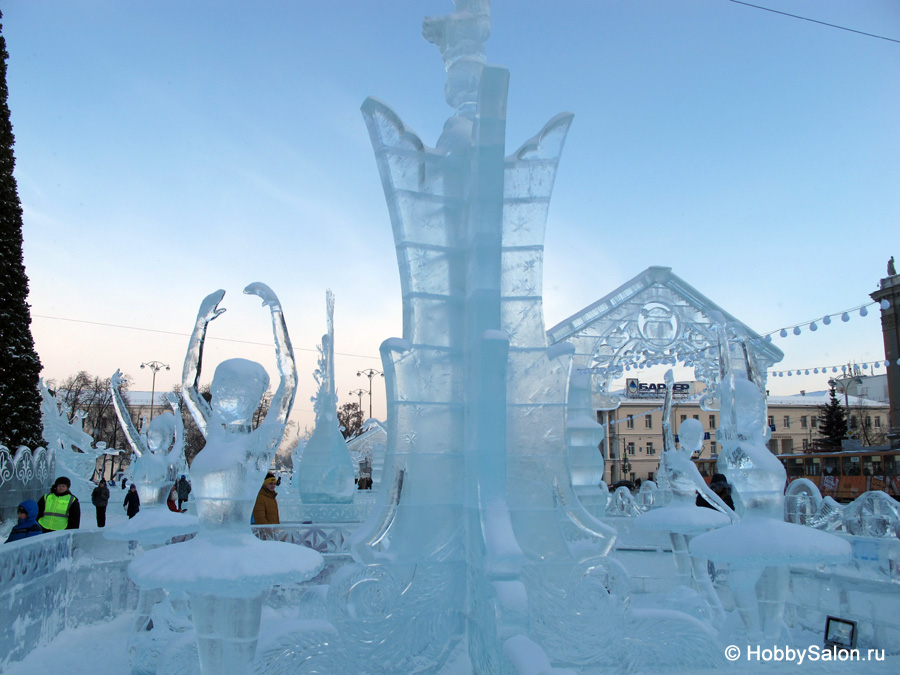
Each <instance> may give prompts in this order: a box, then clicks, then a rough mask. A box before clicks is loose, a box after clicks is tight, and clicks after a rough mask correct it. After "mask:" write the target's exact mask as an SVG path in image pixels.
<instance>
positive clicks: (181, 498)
mask: <svg viewBox="0 0 900 675" xmlns="http://www.w3.org/2000/svg"><path fill="white" fill-rule="evenodd" d="M175 488H176V489H177V490H178V510H179V511H180V510H181V505H182V504H184V503H185V502H186V501H187V500H188V495H189V494H191V484H190V482H189V481H188V479H187V476H185V475H184V474H181V478H179V479H178V482H177V483H176V484H175Z"/></svg>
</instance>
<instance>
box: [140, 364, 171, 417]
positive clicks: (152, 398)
mask: <svg viewBox="0 0 900 675" xmlns="http://www.w3.org/2000/svg"><path fill="white" fill-rule="evenodd" d="M141 368H149V369H150V370H152V371H153V384H152V385H151V386H150V421H151V422H152V421H153V408H154V405H155V404H156V373H158V372H159V371H160V370H162V369H163V368H165V369H166V370H169V366H168V365H166V364H165V363H163V362H162V361H149V362H147V363H142V364H141Z"/></svg>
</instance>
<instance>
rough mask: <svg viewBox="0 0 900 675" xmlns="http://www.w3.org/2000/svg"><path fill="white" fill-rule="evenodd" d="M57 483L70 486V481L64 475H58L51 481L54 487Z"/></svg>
mask: <svg viewBox="0 0 900 675" xmlns="http://www.w3.org/2000/svg"><path fill="white" fill-rule="evenodd" d="M57 485H65V486H66V487H72V481H70V480H69V479H68V478H66V477H65V476H60V477H59V478H57V479H56V480H55V481H53V487H56V486H57Z"/></svg>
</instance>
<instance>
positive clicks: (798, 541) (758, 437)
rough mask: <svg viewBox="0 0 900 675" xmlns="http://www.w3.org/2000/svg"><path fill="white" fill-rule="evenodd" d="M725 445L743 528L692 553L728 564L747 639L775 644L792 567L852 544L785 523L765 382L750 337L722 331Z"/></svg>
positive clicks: (698, 543) (705, 539) (716, 536)
mask: <svg viewBox="0 0 900 675" xmlns="http://www.w3.org/2000/svg"><path fill="white" fill-rule="evenodd" d="M718 330H719V362H720V379H719V397H720V401H721V405H722V407H721V425H720V427H719V429H718V431H717V439H718V441H719V443H720V445H721V450H720V453H719V460H718V469H719V472H720V473H723V474H725V475H726V476H727V477H728V482H729V483H731V484H732V486H733V488H734V492H733V493H732V495H733V497H734V502H735V510H736V511H737V512H738V513H739V515H740V516H741V520H740V522H739V523H737V524H734V525H729V526H728V527H724V528H721V529H719V530H715V531H713V532H707V533H706V534H702V535H700V536H698V537H696V538H695V539H694V540H693V541H692V542H691V543H690V552H691V555H694V556H698V557H703V558H709V559H710V560H712V561H713V562H714V563H716V564H719V563H728V564H729V566H730V569H729V573H728V584H729V586H730V587H731V591H732V594H733V595H734V601H735V606H736V607H737V609H738V612H739V613H740V616H741V619H742V621H743V623H744V627H745V628H746V630H747V634H748V636H749V637H750V638H751V639H753V640H761V639H763V638H765V639H766V640H769V641H772V640H775V639H777V638H778V636H779V635H780V633H781V630H782V617H783V614H784V605H785V600H786V599H787V593H788V576H789V566H790V565H791V564H793V563H798V562H813V561H815V562H817V563H820V564H827V563H839V562H843V561H844V560H847V559H849V557H850V544H849V543H848V542H846V541H843V540H842V539H839V538H838V537H835V536H833V535H830V534H827V533H825V532H820V531H818V530H811V529H809V528H803V527H801V526H799V525H794V524H791V523H785V522H784V520H783V517H784V486H785V481H786V475H785V470H784V467H783V466H782V464H781V462H780V461H779V460H778V458H777V457H775V455H773V454H772V453H771V452H770V451H769V449H768V448H767V447H766V441H767V440H768V438H769V435H770V431H769V426H768V419H767V414H766V413H767V411H766V393H765V382H764V381H763V380H762V377H761V375H760V372H759V370H758V369H757V367H756V362H755V360H754V358H753V355H752V353H751V352H750V351H749V350H748V349H747V345H746V342H745V339H744V338H743V337H742V336H740V335H736V336H735V337H734V338H733V339H732V340H729V337H728V336H727V333H726V330H725V328H724V327H721V326H720V327H719V329H718Z"/></svg>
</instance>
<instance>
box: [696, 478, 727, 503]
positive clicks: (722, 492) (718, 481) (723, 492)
mask: <svg viewBox="0 0 900 675" xmlns="http://www.w3.org/2000/svg"><path fill="white" fill-rule="evenodd" d="M709 489H710V490H712V491H713V492H715V493H716V494H717V495H718V496H719V498H720V499H721V500H722V501H723V502H725V506H727V507H728V508H729V509H731V510H732V511H734V500H732V498H731V485H730V484H729V483H728V479H727V478H726V477H725V474H723V473H717V474H714V475H713V477H712V480H711V481H710V482H709ZM695 503H696V504H697V506H705V507H706V508H708V509H715V508H716V507H715V506H713V505H712V504H710V503H709V502H708V501H706V499H704V498H703V495H700V494H698V495H697V499H696V501H695Z"/></svg>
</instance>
